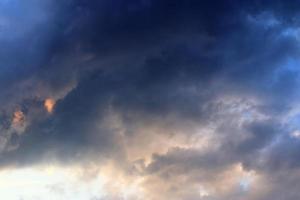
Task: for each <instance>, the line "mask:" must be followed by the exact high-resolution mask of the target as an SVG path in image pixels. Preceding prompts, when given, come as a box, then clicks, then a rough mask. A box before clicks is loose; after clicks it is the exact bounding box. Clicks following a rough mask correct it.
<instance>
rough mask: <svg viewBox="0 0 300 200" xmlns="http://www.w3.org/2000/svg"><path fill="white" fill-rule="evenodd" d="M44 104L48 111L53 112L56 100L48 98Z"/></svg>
mask: <svg viewBox="0 0 300 200" xmlns="http://www.w3.org/2000/svg"><path fill="white" fill-rule="evenodd" d="M44 106H45V109H46V110H47V112H48V113H52V112H53V109H54V106H55V100H54V99H51V98H48V99H46V100H45V102H44Z"/></svg>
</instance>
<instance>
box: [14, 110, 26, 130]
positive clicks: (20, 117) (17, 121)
mask: <svg viewBox="0 0 300 200" xmlns="http://www.w3.org/2000/svg"><path fill="white" fill-rule="evenodd" d="M24 122H25V115H24V113H23V112H22V111H20V110H18V111H16V112H14V116H13V120H12V123H13V125H14V126H22V125H23V124H24Z"/></svg>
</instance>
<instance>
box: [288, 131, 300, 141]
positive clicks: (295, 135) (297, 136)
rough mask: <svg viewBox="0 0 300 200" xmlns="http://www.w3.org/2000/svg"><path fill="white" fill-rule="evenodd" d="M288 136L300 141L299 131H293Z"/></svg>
mask: <svg viewBox="0 0 300 200" xmlns="http://www.w3.org/2000/svg"><path fill="white" fill-rule="evenodd" d="M290 135H291V137H293V138H297V139H300V131H299V130H296V131H293V132H292V133H291V134H290Z"/></svg>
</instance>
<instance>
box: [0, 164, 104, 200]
mask: <svg viewBox="0 0 300 200" xmlns="http://www.w3.org/2000/svg"><path fill="white" fill-rule="evenodd" d="M103 184H104V183H103V181H102V179H101V177H98V178H97V177H95V179H93V180H81V179H80V178H79V176H77V175H76V169H72V168H68V169H62V168H55V167H47V168H38V169H33V168H28V169H11V170H4V171H1V172H0V194H1V199H5V200H38V199H43V200H52V199H53V200H54V199H55V200H66V199H72V200H83V199H97V198H102V197H103V191H102V188H103V187H102V186H103Z"/></svg>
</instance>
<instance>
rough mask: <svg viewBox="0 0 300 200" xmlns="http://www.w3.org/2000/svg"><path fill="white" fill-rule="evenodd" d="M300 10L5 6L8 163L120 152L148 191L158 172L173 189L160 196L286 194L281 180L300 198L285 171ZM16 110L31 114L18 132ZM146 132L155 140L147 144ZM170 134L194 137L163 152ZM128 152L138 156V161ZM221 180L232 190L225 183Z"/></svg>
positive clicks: (293, 153) (1, 17)
mask: <svg viewBox="0 0 300 200" xmlns="http://www.w3.org/2000/svg"><path fill="white" fill-rule="evenodd" d="M299 6H300V5H299V2H298V1H292V2H290V3H287V2H284V1H280V0H277V1H258V0H257V1H243V2H238V1H234V0H230V1H206V0H205V1H196V0H187V1H179V0H173V1H169V0H166V1H161V0H125V1H124V0H123V1H121V0H114V1H108V0H102V1H99V0H90V1H83V0H70V1H61V2H59V3H54V2H52V1H43V2H40V1H35V0H30V1H28V2H27V3H23V2H20V1H18V0H12V1H6V3H0V11H1V10H3V13H2V12H1V14H0V44H1V45H0V46H1V47H0V65H1V67H0V90H1V94H0V133H1V137H0V141H1V143H0V147H1V148H0V149H1V156H0V163H1V164H2V166H7V165H16V166H19V167H20V166H24V165H25V166H31V165H34V164H36V163H40V162H54V161H57V162H59V163H61V164H63V165H68V164H70V163H89V162H95V163H98V162H100V161H102V160H107V159H111V160H116V162H118V164H119V165H120V166H122V167H123V168H124V171H126V172H128V173H129V174H130V173H133V174H139V175H141V176H145V177H147V178H148V179H147V180H148V182H147V184H145V185H146V186H147V187H151V188H152V189H153V188H155V187H154V186H153V184H152V182H151V181H152V178H153V177H155V178H157V179H159V180H160V181H162V182H159V183H167V185H168V187H170V188H168V189H166V190H165V193H164V194H161V197H157V196H156V197H155V198H159V199H162V198H168V196H170V197H174V196H176V195H178V196H177V197H176V199H197V197H198V196H197V195H198V194H196V193H197V192H198V191H197V189H195V188H196V187H198V185H199V184H200V185H201V184H203V185H204V186H205V187H207V188H214V187H215V188H217V189H216V191H219V192H220V194H219V195H216V196H215V197H211V196H205V195H204V196H203V197H201V198H203V199H213V200H218V199H222V198H223V199H224V198H227V199H239V198H240V197H241V195H245V197H246V199H248V198H249V199H250V198H253V199H274V198H275V199H276V198H277V199H280V198H279V197H278V196H275V197H274V195H272V194H270V193H274V194H279V193H281V191H282V190H283V189H282V188H284V189H285V190H286V191H289V192H288V193H289V194H290V196H286V197H285V199H287V200H289V199H295V198H297V196H298V193H297V192H296V189H295V188H294V187H290V185H293V184H295V183H296V182H297V181H298V178H297V177H296V176H297V174H296V172H295V177H293V176H292V175H288V174H287V172H288V171H289V170H291V171H292V172H291V173H294V170H297V169H298V168H299V163H298V161H297V160H298V159H297V158H298V157H299V155H298V154H299V153H298V152H297V150H298V148H299V141H298V140H299V139H298V138H297V137H293V136H292V135H290V134H291V132H292V131H295V130H294V129H297V125H295V124H296V123H295V121H296V122H297V119H296V118H297V116H298V110H297V109H298V107H299V105H298V103H297V99H298V97H299V92H298V87H299V81H298V79H299V70H298V67H297V66H298V64H299V62H298V56H299V55H298V54H299V45H298V43H299V30H298V28H297V26H298V21H297V18H298V17H299V14H298V12H297V10H298V8H299ZM47 98H51V99H53V101H54V102H55V106H54V110H53V112H52V113H47V111H46V110H45V108H44V101H45V100H46V99H47ZM16 111H19V112H22V113H23V115H24V120H25V122H26V123H24V124H25V125H24V126H22V127H21V128H22V129H20V128H18V129H17V130H16V128H15V127H14V126H13V117H14V112H16ZM197 130H200V131H197ZM147 131H148V132H147ZM140 136H142V137H141V138H142V139H140ZM200 136H201V139H203V138H206V139H207V138H209V139H208V143H209V144H208V145H207V146H208V147H205V148H204V150H203V149H201V148H199V146H197V145H196V147H195V145H194V143H195V141H194V137H200ZM143 137H145V138H150V140H152V141H148V142H146V143H145V144H146V145H145V146H142V145H141V144H144V143H143V142H145V141H144V139H143ZM162 137H163V139H164V140H166V141H165V144H167V143H168V142H170V141H171V140H172V139H174V138H177V137H180V138H185V139H186V138H188V139H186V140H187V141H188V142H186V141H180V142H181V143H180V142H178V141H176V142H177V143H176V142H174V144H172V145H171V144H169V143H168V145H170V146H166V147H160V148H159V149H157V150H156V149H155V150H154V149H153V147H152V146H151V145H153V143H155V142H156V141H155V140H162ZM136 138H139V139H136ZM135 139H136V140H140V141H139V142H134V140H135ZM145 140H146V139H145ZM168 140H170V141H168ZM182 140H183V139H182ZM131 142H132V143H134V144H135V145H136V149H140V152H144V150H145V151H146V150H148V149H149V152H148V151H147V155H141V156H140V154H139V151H137V150H136V149H135V147H133V146H130V145H128V144H130V143H131ZM140 143H141V144H140ZM182 143H184V145H183V144H182ZM139 145H140V146H139ZM180 145H181V146H180ZM193 145H194V146H193ZM162 149H163V150H162ZM165 149H167V151H165ZM130 152H134V153H135V154H137V155H139V157H138V156H136V157H138V158H139V160H138V161H136V160H135V161H134V162H133V161H132V160H130V157H131V156H132V155H130ZM149 157H150V158H151V159H150V161H149V160H148V161H147V159H148V158H149ZM136 162H137V163H138V165H136ZM100 163H101V162H100ZM237 165H238V166H240V168H241V169H240V168H238V167H236V166H237ZM135 167H136V168H139V169H135ZM131 168H134V169H131ZM228 171H231V172H230V173H233V174H234V176H235V175H236V176H237V177H238V178H236V179H234V181H241V180H240V179H242V178H243V177H242V178H241V177H240V176H244V175H245V174H247V173H248V172H249V173H250V172H251V171H255V172H256V173H257V174H260V175H261V176H264V177H271V176H272V177H273V178H274V180H275V181H277V180H282V185H281V188H280V186H279V185H278V184H275V183H269V185H268V186H269V187H270V189H269V190H266V191H264V192H261V191H259V192H257V191H256V190H255V191H256V192H257V195H256V196H255V195H253V194H252V193H251V192H250V193H251V194H244V193H243V191H242V189H241V187H240V186H239V184H238V183H237V184H236V185H234V184H233V182H234V181H233V180H232V179H230V176H231V175H228V174H230V173H229V172H228ZM197 173H199V176H197ZM277 173H278V174H277ZM205 174H206V175H205ZM214 174H216V176H214ZM181 176H186V179H184V180H185V181H186V180H188V181H190V182H188V181H186V182H185V181H183V179H182V177H181ZM232 176H233V175H232ZM220 177H221V178H222V177H226V180H228V182H230V184H232V185H231V186H230V187H229V186H228V187H229V189H228V188H225V189H224V188H221V187H219V186H217V182H218V181H216V179H218V178H220ZM170 181H175V182H174V185H172V184H170V183H169V182H170ZM205 182H207V183H206V184H205ZM177 183H178V184H177ZM182 183H185V185H186V186H184V185H183V186H182V185H181V186H179V185H180V184H182ZM189 183H190V184H189ZM220 184H224V182H222V181H220ZM230 184H229V185H230ZM154 185H155V184H154ZM196 185H197V186H196ZM194 187H195V188H194ZM153 190H154V189H153ZM229 190H230V191H229ZM166 191H167V192H166ZM172 191H173V192H174V191H175V192H174V194H176V195H174V196H172V195H171V194H172ZM196 191H197V192H196ZM268 191H269V192H268ZM154 193H155V192H154ZM242 193H243V194H242ZM254 193H255V192H254ZM258 193H259V194H258ZM262 193H263V194H262ZM164 195H165V196H164ZM247 195H248V196H247ZM259 195H260V196H259ZM153 198H154V197H153ZM174 198H175V197H174Z"/></svg>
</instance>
